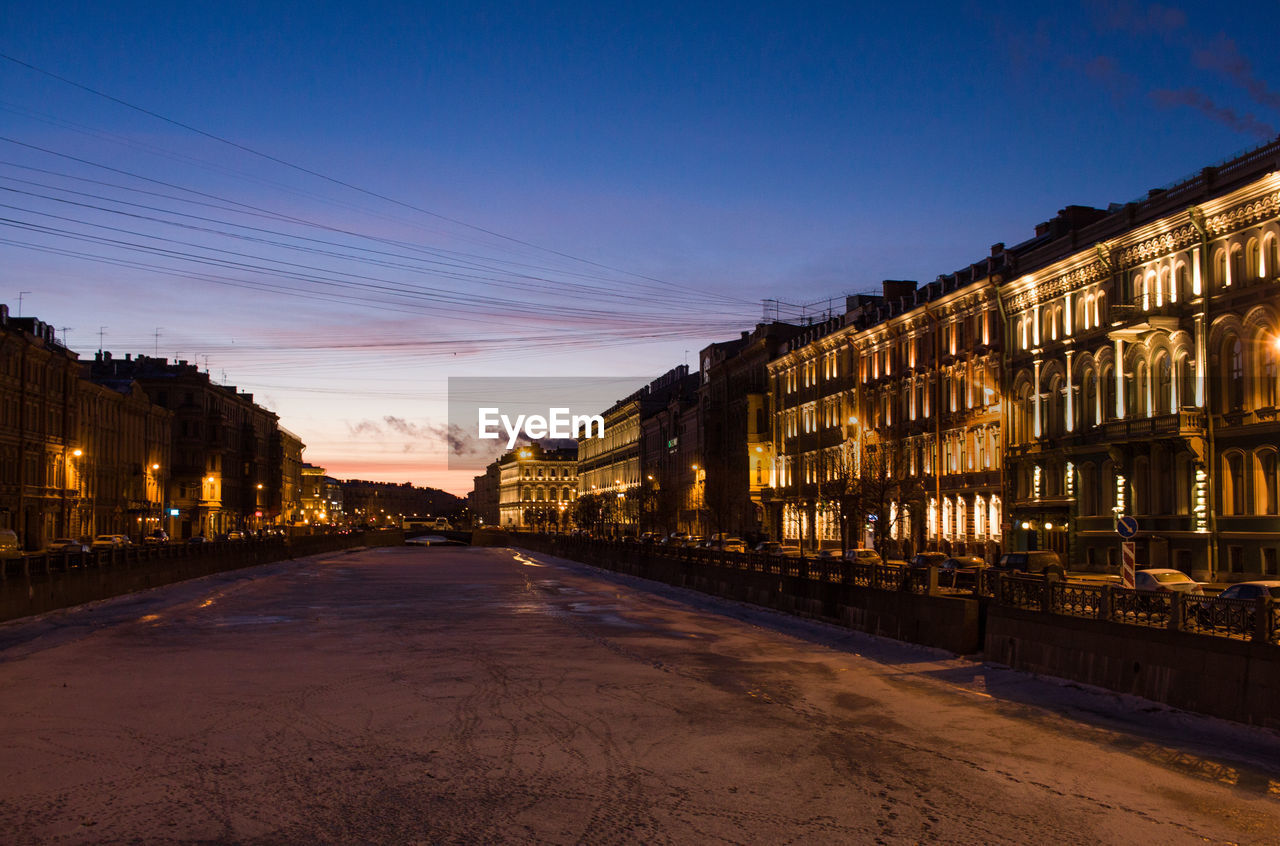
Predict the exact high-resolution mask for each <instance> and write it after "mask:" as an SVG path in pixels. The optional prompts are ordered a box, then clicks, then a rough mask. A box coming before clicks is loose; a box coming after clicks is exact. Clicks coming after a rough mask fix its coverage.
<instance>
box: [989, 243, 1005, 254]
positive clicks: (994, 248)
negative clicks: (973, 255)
mask: <svg viewBox="0 0 1280 846" xmlns="http://www.w3.org/2000/svg"><path fill="white" fill-rule="evenodd" d="M1003 252H1004V241H1000V242H999V243H996V244H992V245H991V255H992V256H998V255H1000V254H1001V253H1003Z"/></svg>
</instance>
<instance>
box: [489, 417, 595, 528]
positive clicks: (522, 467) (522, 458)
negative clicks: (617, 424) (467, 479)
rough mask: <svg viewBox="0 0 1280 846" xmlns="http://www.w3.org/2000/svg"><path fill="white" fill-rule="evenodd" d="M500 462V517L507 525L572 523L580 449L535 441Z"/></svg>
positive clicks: (526, 526)
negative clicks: (550, 445)
mask: <svg viewBox="0 0 1280 846" xmlns="http://www.w3.org/2000/svg"><path fill="white" fill-rule="evenodd" d="M605 431H606V432H607V431H608V429H607V428H606V430H605ZM497 463H498V468H499V470H498V473H499V477H498V520H499V522H500V523H501V525H502V527H503V528H505V529H543V530H546V529H555V528H564V527H566V526H568V525H569V523H570V522H571V521H572V519H573V504H574V502H575V501H576V500H577V498H578V485H579V479H578V451H577V449H575V448H562V449H543V447H542V445H541V444H537V443H534V444H529V445H528V446H522V447H518V448H516V449H514V450H512V451H511V452H509V453H507V454H506V455H504V456H502V457H501V458H499V459H498V462H497Z"/></svg>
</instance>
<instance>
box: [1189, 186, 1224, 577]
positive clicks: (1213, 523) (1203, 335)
mask: <svg viewBox="0 0 1280 846" xmlns="http://www.w3.org/2000/svg"><path fill="white" fill-rule="evenodd" d="M1187 214H1188V215H1189V216H1190V218H1191V225H1192V226H1194V227H1195V228H1196V232H1197V233H1198V234H1199V235H1200V255H1199V257H1198V258H1197V261H1196V263H1197V265H1198V267H1197V268H1196V271H1197V272H1198V273H1199V274H1200V326H1201V331H1200V336H1199V337H1198V338H1197V339H1196V342H1197V347H1198V349H1197V350H1196V357H1197V359H1199V361H1200V362H1201V365H1200V368H1199V369H1200V371H1201V373H1203V374H1204V376H1203V378H1204V383H1203V384H1204V420H1205V438H1206V440H1207V441H1208V448H1207V449H1206V450H1205V452H1206V455H1205V464H1206V465H1207V466H1206V467H1205V484H1206V486H1207V487H1208V490H1207V491H1206V494H1205V500H1206V502H1207V504H1208V517H1209V578H1210V580H1214V579H1217V577H1218V485H1217V481H1216V479H1217V475H1218V474H1217V463H1218V450H1217V446H1216V443H1215V429H1214V424H1213V401H1214V397H1213V394H1212V392H1211V391H1210V390H1209V388H1210V386H1211V385H1213V380H1212V379H1210V378H1209V337H1208V336H1209V329H1210V326H1211V324H1210V322H1209V299H1210V296H1211V295H1212V292H1213V287H1212V286H1213V280H1212V279H1211V278H1210V277H1209V274H1208V273H1207V272H1206V271H1207V270H1208V268H1207V266H1206V261H1207V260H1208V256H1209V230H1208V229H1207V228H1206V226H1205V219H1204V212H1203V211H1202V210H1201V209H1200V208H1199V207H1198V206H1192V207H1191V208H1190V209H1188V210H1187ZM1193 505H1194V503H1193Z"/></svg>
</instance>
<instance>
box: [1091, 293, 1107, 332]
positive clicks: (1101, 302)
mask: <svg viewBox="0 0 1280 846" xmlns="http://www.w3.org/2000/svg"><path fill="white" fill-rule="evenodd" d="M1106 312H1107V295H1106V294H1104V293H1103V292H1101V291H1099V292H1098V296H1097V298H1096V299H1095V300H1094V301H1093V325H1094V326H1095V327H1097V326H1101V325H1102V316H1103V315H1104V314H1106Z"/></svg>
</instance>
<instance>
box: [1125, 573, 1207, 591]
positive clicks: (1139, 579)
mask: <svg viewBox="0 0 1280 846" xmlns="http://www.w3.org/2000/svg"><path fill="white" fill-rule="evenodd" d="M1133 586H1134V588H1135V589H1137V590H1143V591H1151V592H1153V593H1191V594H1197V595H1199V594H1203V593H1204V585H1202V584H1200V583H1199V582H1197V581H1196V580H1195V579H1193V578H1191V577H1190V576H1188V575H1187V574H1186V573H1184V572H1182V571H1181V570H1169V569H1163V568H1155V567H1153V568H1149V569H1146V570H1139V571H1138V572H1137V573H1135V574H1134V577H1133Z"/></svg>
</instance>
